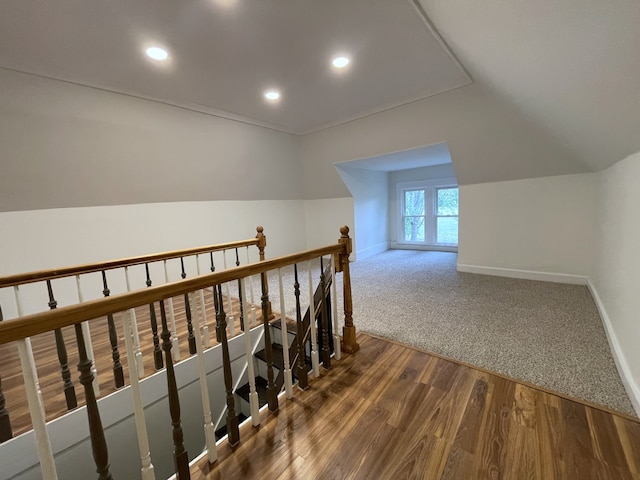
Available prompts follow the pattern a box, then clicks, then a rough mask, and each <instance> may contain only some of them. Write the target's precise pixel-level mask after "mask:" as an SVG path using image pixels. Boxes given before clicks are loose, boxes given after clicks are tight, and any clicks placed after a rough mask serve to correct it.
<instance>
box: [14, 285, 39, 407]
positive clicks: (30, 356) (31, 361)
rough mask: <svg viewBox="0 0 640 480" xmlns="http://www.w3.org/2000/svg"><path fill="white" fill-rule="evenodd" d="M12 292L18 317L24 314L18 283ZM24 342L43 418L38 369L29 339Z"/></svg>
mask: <svg viewBox="0 0 640 480" xmlns="http://www.w3.org/2000/svg"><path fill="white" fill-rule="evenodd" d="M13 294H14V296H15V299H16V309H17V311H18V317H22V316H23V315H24V311H23V310H22V299H21V298H20V287H19V286H18V285H15V286H14V287H13ZM24 342H25V345H26V348H27V355H26V358H27V359H28V360H29V367H30V368H31V371H32V372H35V374H34V376H33V379H34V381H35V385H36V393H37V397H38V402H37V403H38V404H39V405H40V409H41V410H42V418H45V414H44V400H43V399H42V390H40V382H39V381H38V373H37V372H38V370H36V361H35V359H34V358H33V348H31V339H30V338H25V339H24ZM22 371H24V366H23V367H22Z"/></svg>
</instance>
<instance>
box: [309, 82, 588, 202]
mask: <svg viewBox="0 0 640 480" xmlns="http://www.w3.org/2000/svg"><path fill="white" fill-rule="evenodd" d="M444 141H446V142H447V144H448V146H449V150H450V152H451V159H452V160H453V166H454V168H455V171H456V177H457V178H458V183H459V184H460V185H466V184H472V183H481V182H495V181H503V180H513V179H520V178H532V177H542V176H549V175H563V174H569V173H583V172H587V171H588V169H587V168H586V167H585V166H584V165H582V164H581V163H580V162H579V161H578V160H577V159H576V158H574V157H573V156H572V155H571V154H570V153H569V152H568V151H567V149H566V148H565V147H563V146H562V144H561V143H560V142H558V141H557V139H555V138H553V137H551V136H549V135H548V134H547V133H546V132H542V131H541V130H539V129H538V128H537V127H536V126H535V125H533V124H531V123H530V122H529V121H528V119H527V118H526V117H524V116H523V115H522V113H521V112H520V111H519V110H517V109H516V108H513V107H512V106H511V105H510V104H509V103H508V102H505V101H504V99H501V98H498V97H496V96H495V95H494V94H493V93H492V92H491V91H489V90H487V89H485V88H484V87H483V86H482V85H479V84H473V85H469V86H467V87H462V88H459V89H457V90H454V91H450V92H447V93H443V94H441V95H436V96H434V97H430V98H426V99H424V100H420V101H418V102H414V103H410V104H407V105H403V106H401V107H397V108H393V109H391V110H387V111H384V112H381V113H377V114H375V115H371V116H368V117H365V118H361V119H359V120H355V121H352V122H349V123H345V124H343V125H338V126H336V127H332V128H328V129H325V130H321V131H319V132H316V133H312V134H309V135H304V136H303V137H302V138H301V146H300V158H301V161H302V182H303V192H304V195H305V198H307V199H316V198H340V197H345V196H347V195H348V190H347V188H346V186H345V185H344V184H343V183H342V182H341V180H340V176H339V175H338V173H337V172H336V169H335V167H334V164H335V163H340V162H347V161H350V160H356V159H362V158H368V157H375V156H378V155H382V154H387V153H392V152H399V151H404V150H408V149H412V148H417V147H423V146H425V145H433V144H436V143H440V142H444Z"/></svg>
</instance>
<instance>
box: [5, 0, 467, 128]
mask: <svg viewBox="0 0 640 480" xmlns="http://www.w3.org/2000/svg"><path fill="white" fill-rule="evenodd" d="M149 46H160V47H163V48H165V49H166V50H168V52H169V58H168V60H167V61H165V62H160V63H158V62H156V63H154V62H153V61H150V60H149V59H147V58H146V57H145V55H144V51H145V49H146V48H147V47H149ZM342 54H344V55H347V56H348V57H350V58H351V60H352V61H351V64H350V65H349V66H348V67H347V68H346V69H344V70H337V69H335V68H333V67H332V65H331V60H332V58H333V57H334V56H337V55H342ZM0 66H1V67H5V68H9V69H13V70H18V71H21V72H29V73H35V74H39V75H43V76H47V77H52V78H57V79H62V80H67V81H70V82H74V83H78V84H82V85H90V86H95V87H99V88H103V89H106V90H111V91H115V92H120V93H127V94H130V95H135V96H140V97H143V98H149V99H153V100H158V101H163V102H166V103H170V104H174V105H179V106H186V107H187V108H191V109H194V110H198V111H203V112H207V113H214V114H221V115H223V116H225V115H226V116H232V117H233V118H240V119H242V120H244V121H247V122H249V123H256V124H260V125H266V126H269V127H270V128H274V129H278V130H283V131H286V132H288V133H295V134H304V133H308V132H310V131H314V130H318V129H321V128H324V127H326V126H328V125H335V124H338V123H342V122H345V121H348V120H351V119H354V118H358V117H362V116H364V115H367V114H370V113H372V112H376V111H381V110H385V109H387V108H390V107H393V106H397V105H401V104H405V103H408V102H411V101H415V100H417V99H420V98H425V97H429V96H431V95H436V94H439V93H442V92H445V91H448V90H451V89H454V88H458V87H460V86H463V85H467V84H469V83H470V82H471V80H470V78H469V77H468V75H467V74H466V72H465V71H464V69H463V68H461V66H460V65H459V64H458V63H457V62H456V60H455V59H454V58H452V56H451V55H450V54H449V52H448V51H447V50H446V48H443V44H442V43H441V41H440V39H439V37H438V35H437V33H435V32H434V31H433V30H432V29H431V28H430V26H429V23H428V22H426V21H425V19H424V18H423V17H422V16H421V14H420V13H419V11H417V10H416V8H415V6H414V4H413V3H412V2H410V1H407V0H384V1H374V0H348V1H345V0H322V1H318V0H196V1H192V0H190V1H175V0H156V1H151V0H109V1H106V2H100V1H86V0H66V1H64V2H59V1H58V2H56V1H51V0H27V1H20V0H6V1H3V2H0ZM270 88H276V89H279V90H280V91H281V94H282V97H281V99H280V101H279V102H277V103H270V102H267V101H265V99H264V98H263V96H262V94H263V92H264V91H265V90H268V89H270Z"/></svg>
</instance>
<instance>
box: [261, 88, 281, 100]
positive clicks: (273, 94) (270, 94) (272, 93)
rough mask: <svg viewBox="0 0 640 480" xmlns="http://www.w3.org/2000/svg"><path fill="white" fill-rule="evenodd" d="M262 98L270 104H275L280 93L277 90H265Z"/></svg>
mask: <svg viewBox="0 0 640 480" xmlns="http://www.w3.org/2000/svg"><path fill="white" fill-rule="evenodd" d="M264 98H266V99H267V100H269V101H271V102H275V101H276V100H280V92H279V91H278V90H267V91H266V92H264Z"/></svg>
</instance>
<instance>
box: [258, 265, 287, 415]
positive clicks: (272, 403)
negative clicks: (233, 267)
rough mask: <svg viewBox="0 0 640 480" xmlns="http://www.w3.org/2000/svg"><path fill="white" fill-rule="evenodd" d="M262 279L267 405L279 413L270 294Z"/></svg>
mask: <svg viewBox="0 0 640 480" xmlns="http://www.w3.org/2000/svg"><path fill="white" fill-rule="evenodd" d="M260 276H261V277H262V285H263V289H262V325H263V326H264V353H265V358H266V360H267V404H268V405H269V411H270V412H274V413H275V412H277V411H278V392H277V390H276V383H275V382H274V375H273V346H272V345H271V327H270V326H269V292H268V291H266V290H265V289H264V285H265V282H266V274H265V273H261V274H260ZM282 328H286V323H285V322H284V321H283V322H282Z"/></svg>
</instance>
